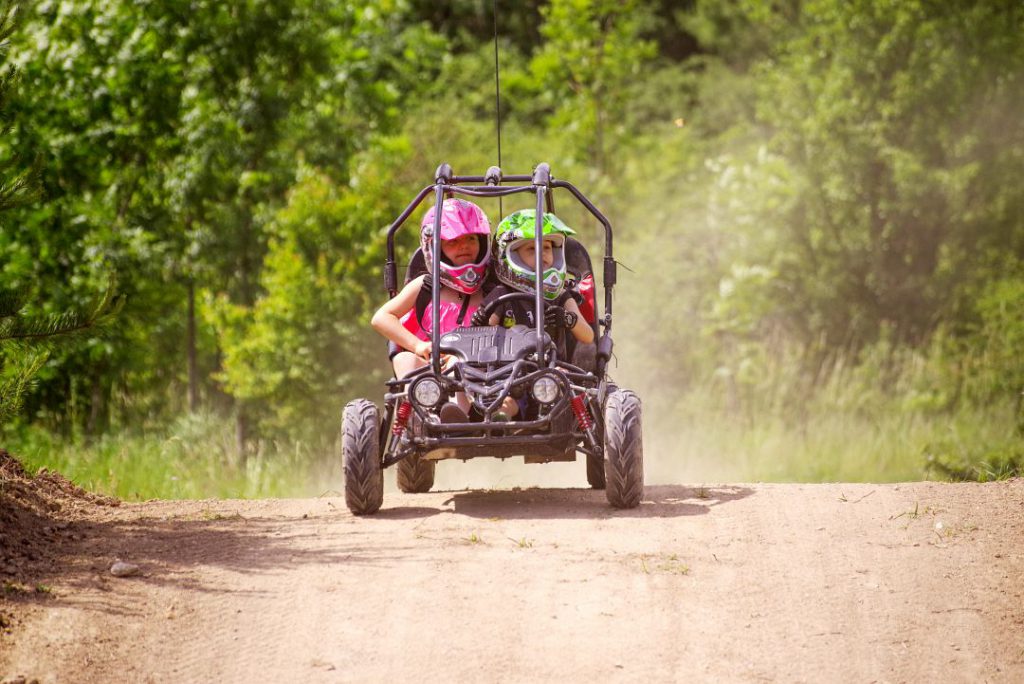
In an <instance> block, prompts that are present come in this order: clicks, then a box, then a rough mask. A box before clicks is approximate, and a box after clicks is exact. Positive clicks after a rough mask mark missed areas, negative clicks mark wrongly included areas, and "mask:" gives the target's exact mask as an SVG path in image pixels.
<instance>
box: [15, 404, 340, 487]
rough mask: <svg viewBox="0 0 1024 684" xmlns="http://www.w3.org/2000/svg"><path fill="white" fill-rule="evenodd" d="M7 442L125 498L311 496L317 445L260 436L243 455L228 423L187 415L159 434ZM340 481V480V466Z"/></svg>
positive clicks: (30, 437)
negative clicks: (238, 453)
mask: <svg viewBox="0 0 1024 684" xmlns="http://www.w3.org/2000/svg"><path fill="white" fill-rule="evenodd" d="M5 443H6V448H7V449H8V450H9V451H10V452H11V453H13V454H15V455H17V456H18V457H19V458H20V459H21V460H22V462H23V463H24V464H25V466H26V467H28V468H29V469H30V470H32V471H35V470H37V469H39V468H42V467H46V468H49V469H51V470H56V471H59V472H60V473H62V474H63V475H64V476H66V477H67V478H69V479H70V480H71V481H73V482H75V483H76V484H78V485H79V486H81V487H84V488H85V489H88V490H90V491H94V492H100V493H104V494H109V495H113V496H117V497H119V498H122V499H125V500H146V499H154V498H160V499H204V498H258V497H282V496H313V495H316V494H319V493H321V492H319V491H315V490H316V482H318V481H320V480H321V479H322V478H321V477H320V475H321V473H320V471H321V470H322V469H323V468H324V467H325V463H324V459H323V457H322V450H314V449H311V448H309V446H308V445H305V444H303V443H301V442H298V443H292V444H280V443H273V442H260V443H258V444H256V445H255V448H254V449H253V452H252V453H250V454H247V457H246V458H245V459H244V460H243V459H240V458H238V456H237V454H236V451H235V445H234V426H233V423H231V422H230V421H226V420H223V419H220V418H217V417H214V416H211V415H196V416H188V417H185V418H182V419H180V420H179V421H177V422H176V423H175V424H174V425H172V426H171V427H170V428H169V429H168V430H166V431H165V432H163V433H160V434H150V435H138V434H120V435H119V434H110V435H106V436H103V437H101V438H99V439H98V440H96V441H93V442H87V441H86V440H83V439H81V438H72V439H68V438H65V437H60V436H56V435H53V434H52V433H49V432H46V431H44V430H41V429H37V428H26V429H21V430H18V431H15V432H14V433H13V434H10V435H8V436H7V437H6V438H5ZM337 479H338V481H339V485H340V482H341V472H340V466H339V468H338V478H337Z"/></svg>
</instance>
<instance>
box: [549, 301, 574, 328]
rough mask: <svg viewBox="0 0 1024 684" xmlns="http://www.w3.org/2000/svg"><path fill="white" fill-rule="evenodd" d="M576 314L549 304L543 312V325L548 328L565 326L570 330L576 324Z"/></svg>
mask: <svg viewBox="0 0 1024 684" xmlns="http://www.w3.org/2000/svg"><path fill="white" fill-rule="evenodd" d="M578 318H579V317H578V316H577V315H576V314H575V313H573V312H572V311H566V310H565V309H563V308H562V307H560V306H549V307H548V308H547V311H545V312H544V325H545V326H546V327H549V328H565V329H566V330H572V329H573V328H574V327H575V326H576V321H577V320H578Z"/></svg>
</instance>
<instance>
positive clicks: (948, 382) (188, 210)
mask: <svg viewBox="0 0 1024 684" xmlns="http://www.w3.org/2000/svg"><path fill="white" fill-rule="evenodd" d="M493 6H494V5H493V3H492V2H484V1H482V0H477V1H470V0H452V1H451V2H448V3H436V2H427V1H423V0H353V1H350V2H345V3H340V2H328V1H326V0H264V1H262V2H261V1H259V0H237V1H235V2H220V1H219V0H188V1H186V0H75V1H72V0H63V1H58V0H40V1H37V2H22V3H16V4H11V3H8V4H7V5H6V6H4V5H3V4H2V3H0V7H6V12H5V13H4V14H3V16H4V19H3V22H2V27H3V28H2V29H0V36H2V37H3V38H2V40H3V46H2V49H0V65H2V69H0V73H2V74H3V76H2V80H0V121H2V124H0V130H2V137H0V293H3V296H2V298H0V345H2V346H0V364H2V366H0V374H2V375H0V409H2V410H0V413H3V414H4V415H3V416H2V417H3V420H4V423H3V428H2V433H0V437H2V444H3V446H5V447H6V448H7V449H8V450H9V451H11V452H12V453H16V454H18V455H19V456H20V457H21V458H23V459H24V460H25V461H26V462H27V463H28V464H29V465H30V466H32V467H41V466H44V465H45V466H48V467H51V468H58V469H61V470H62V471H63V472H64V473H65V474H67V475H68V476H70V477H72V478H73V479H75V480H76V481H78V482H79V483H81V484H84V485H86V486H88V487H91V488H93V489H97V490H101V491H106V492H110V493H114V494H118V495H120V496H125V497H142V498H148V497H152V496H258V495H274V494H278V495H279V494H296V493H301V492H308V491H310V487H311V486H313V485H311V484H310V483H311V482H313V481H315V480H316V479H317V478H316V477H315V476H314V474H315V473H316V472H319V471H323V470H326V471H327V472H330V473H334V474H336V479H337V481H338V484H339V485H340V480H341V470H340V462H339V459H338V456H337V446H336V442H337V433H338V418H339V415H340V410H341V407H342V406H343V405H344V404H345V402H347V401H348V400H350V399H353V398H355V397H357V396H367V397H370V398H374V399H377V400H378V401H379V397H380V396H381V394H382V385H381V382H382V381H383V380H384V379H385V376H386V374H387V373H388V368H387V362H386V359H385V355H384V348H383V343H382V341H381V339H380V338H379V337H377V336H376V334H375V333H373V332H372V331H371V330H370V328H369V325H368V317H369V315H370V314H371V313H372V311H373V310H374V309H375V308H376V307H377V306H378V305H379V304H380V303H382V301H383V300H384V298H385V293H384V290H383V285H382V278H381V266H382V264H383V260H384V257H383V253H384V252H383V250H384V234H385V230H386V227H387V225H388V224H389V223H390V222H391V221H392V220H393V219H394V218H395V217H396V216H397V215H398V213H399V212H400V211H401V209H402V208H403V207H404V206H405V204H406V203H407V202H408V201H409V200H410V199H411V198H412V197H413V196H414V194H415V192H416V191H418V190H419V189H420V188H421V187H423V186H424V185H427V184H429V183H431V182H432V174H433V171H434V169H435V168H436V167H437V165H438V164H440V163H441V162H448V163H450V164H451V165H452V166H453V167H454V168H455V170H456V172H460V173H482V172H483V171H484V169H486V168H487V167H488V166H489V165H491V164H495V163H497V145H496V135H495V99H494V86H495V78H494V66H495V53H494V44H493V32H494V24H495V17H494V15H493V12H492V10H493ZM497 8H498V16H497V24H498V30H499V45H500V65H501V86H502V100H501V128H502V141H501V142H502V164H503V167H504V168H505V170H506V172H515V173H528V172H529V171H530V170H531V169H532V168H533V166H534V165H535V164H536V163H538V162H540V161H547V162H549V163H550V164H551V167H552V170H553V173H554V175H555V176H557V177H560V178H565V179H568V180H570V181H572V182H573V183H574V184H575V185H577V186H578V187H580V188H581V189H582V190H583V191H584V192H585V193H586V194H587V195H588V196H590V197H591V198H592V199H593V200H594V201H595V203H596V204H597V205H598V206H599V207H601V208H602V209H603V211H604V212H605V213H606V214H607V215H608V216H609V217H610V219H611V221H612V224H613V226H614V227H615V229H616V233H615V237H616V242H615V246H616V247H615V257H616V259H617V260H618V261H619V262H620V264H621V265H622V268H620V270H619V274H620V276H619V286H618V287H617V289H616V307H615V313H616V316H615V327H614V330H615V339H616V357H617V359H616V362H614V363H613V366H612V368H611V373H612V375H613V376H614V377H615V378H616V379H617V380H618V382H619V383H620V384H621V385H624V386H629V387H631V388H633V389H635V390H637V391H638V392H639V394H640V395H641V397H642V398H643V400H644V407H645V439H646V453H647V479H648V482H658V481H693V480H708V479H710V480H727V479H728V480H799V481H820V480H890V481H891V480H901V479H920V478H922V477H944V478H945V477H952V478H970V479H989V478H998V477H1009V476H1013V475H1018V474H1020V471H1021V468H1022V464H1024V448H1022V430H1024V412H1022V407H1021V392H1022V390H1024V361H1022V355H1021V353H1020V350H1021V349H1022V348H1024V262H1022V259H1024V121H1022V116H1021V113H1022V112H1024V41H1022V40H1021V38H1020V37H1021V36H1022V35H1024V5H1022V4H1021V3H1020V2H1016V1H1012V0H995V1H991V2H974V3H971V2H952V3H944V2H930V1H926V0H901V1H900V2H889V1H886V0H873V1H868V0H805V1H803V2H800V1H798V0H776V1H774V2H768V1H758V0H732V1H726V0H718V1H712V0H691V1H689V2H671V1H670V0H660V1H657V2H639V1H637V0H552V1H551V2H540V1H539V0H526V1H523V2H514V3H513V2H505V1H503V0H499V1H498V2H497ZM571 205H572V202H569V201H567V200H566V199H563V200H562V201H561V202H560V204H559V210H560V212H561V213H562V217H563V218H564V219H565V220H566V221H567V222H568V223H569V224H570V225H572V226H574V227H575V228H576V230H577V231H578V233H579V234H580V237H581V239H582V240H583V242H584V243H585V244H586V245H587V246H588V248H589V249H590V251H591V255H592V257H593V258H594V260H595V263H599V261H600V257H601V256H602V252H601V250H602V249H603V243H602V241H601V240H600V239H599V233H598V226H597V225H596V224H595V222H594V221H593V220H592V219H590V218H588V217H587V216H586V215H585V214H584V213H583V212H581V211H579V210H578V209H577V208H576V207H572V206H571ZM484 208H485V210H486V211H487V213H488V214H489V216H490V218H491V220H492V223H496V222H497V221H498V220H499V219H500V216H499V213H498V207H497V205H496V203H495V206H490V205H487V206H485V207H484ZM514 208H518V207H517V205H515V204H514V203H510V202H509V201H507V200H506V201H505V203H504V211H505V212H506V213H508V212H509V211H511V210H512V209H514ZM418 218H419V213H417V214H416V215H415V216H414V217H413V219H411V221H415V222H416V223H418ZM416 239H417V236H416V230H415V227H413V228H411V229H408V230H405V231H403V234H402V235H401V236H400V245H401V247H400V248H401V249H402V254H403V255H404V256H405V257H406V258H407V257H408V255H410V254H411V251H412V249H413V248H414V246H415V243H416ZM114 295H116V296H114ZM114 300H116V301H117V302H118V303H117V306H119V307H120V309H119V310H116V311H115V310H114V309H115V308H116V307H115V306H114V305H113V304H112V303H111V302H112V301H114ZM76 312H77V313H76ZM108 314H109V315H108ZM76 316H77V317H76ZM104 316H106V317H107V318H108V319H109V320H108V321H107V322H106V323H105V324H104V325H102V326H99V327H96V326H93V325H80V326H78V325H75V323H76V322H82V321H84V322H86V323H89V322H92V321H93V320H94V319H98V318H103V317H104ZM62 326H63V328H64V329H77V332H76V334H75V335H74V336H73V337H71V338H69V339H67V340H63V338H50V339H49V340H46V339H43V340H42V341H33V339H29V337H31V336H28V337H26V336H25V335H21V336H19V335H18V334H17V333H18V331H22V332H24V331H26V330H29V331H31V330H35V331H37V332H39V333H45V332H47V331H50V332H56V331H59V330H61V329H62ZM60 340H63V341H60ZM581 472H582V471H581ZM580 479H581V482H582V475H581V476H580Z"/></svg>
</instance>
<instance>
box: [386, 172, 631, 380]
mask: <svg viewBox="0 0 1024 684" xmlns="http://www.w3.org/2000/svg"><path fill="white" fill-rule="evenodd" d="M495 172H496V173H495ZM479 183H487V184H486V185H466V184H479ZM502 183H528V185H525V184H524V185H514V186H511V187H502V186H501V184H502ZM555 188H565V189H566V190H567V191H569V193H571V194H572V195H573V196H574V197H575V198H576V199H577V201H579V203H580V204H582V205H583V206H584V208H586V209H587V211H589V212H590V213H591V214H592V215H593V216H594V218H596V219H597V220H598V222H600V224H601V226H602V227H603V228H604V236H605V249H604V261H603V264H602V269H601V270H602V285H603V287H604V317H603V318H602V317H601V316H600V312H599V311H598V310H597V301H595V302H594V309H595V311H594V316H595V318H596V320H597V322H598V324H599V326H600V327H602V328H604V335H605V336H606V335H608V334H609V333H610V332H611V327H612V290H613V288H614V286H615V283H616V280H617V269H616V263H615V258H614V256H613V253H612V226H611V223H610V222H609V221H608V218H607V217H606V216H605V215H604V214H602V213H601V211H600V210H599V209H598V208H597V207H595V206H594V204H593V203H592V202H591V201H590V200H589V199H587V197H586V196H585V195H584V194H583V193H582V192H580V191H579V189H577V188H576V186H574V185H573V184H572V183H569V182H568V181H563V180H557V179H554V178H552V177H551V171H550V167H549V166H548V164H547V163H540V164H538V165H537V168H536V169H535V170H534V173H533V175H530V176H527V175H510V176H503V175H502V174H501V169H498V168H497V167H491V168H490V169H488V174H487V175H486V176H456V175H454V174H453V173H452V170H451V167H450V166H449V165H448V164H442V165H441V166H439V167H438V169H437V172H436V173H435V179H434V183H433V184H432V185H428V186H426V187H425V188H423V189H422V190H420V192H419V193H418V194H417V195H416V197H415V199H413V201H412V202H410V203H409V205H408V206H407V207H406V208H405V210H404V211H402V213H401V214H399V215H398V218H396V219H395V221H394V222H393V223H392V224H391V225H390V226H389V227H388V233H387V258H386V261H385V262H384V287H385V289H387V291H388V296H390V297H394V296H395V295H396V294H398V273H397V270H396V263H395V233H396V232H397V231H398V229H399V228H401V227H402V225H403V224H404V223H405V221H406V220H407V219H408V218H409V216H410V215H411V214H412V212H414V211H415V210H416V208H417V207H418V206H419V205H420V204H421V203H422V202H423V200H424V199H425V198H426V197H427V195H429V194H430V193H431V191H433V193H434V200H435V206H438V207H441V206H442V205H443V202H444V198H445V196H451V195H468V196H471V197H505V196H507V195H514V194H518V193H523V192H532V193H535V194H536V196H537V205H536V207H537V208H536V217H537V223H536V228H535V231H534V232H535V233H536V245H535V246H536V258H535V260H534V275H535V277H536V283H537V286H536V287H535V288H534V291H535V299H534V315H535V316H536V321H537V325H536V329H537V350H538V355H539V353H540V350H541V349H543V346H544V332H543V331H544V328H543V326H542V324H541V321H543V320H544V296H543V290H542V288H543V264H542V261H541V255H542V254H543V251H544V247H543V246H544V242H543V235H542V226H543V214H544V207H545V204H546V205H547V210H548V211H549V212H554V193H553V191H554V189H555ZM431 239H432V241H433V249H432V250H431V251H432V252H433V254H432V258H431V263H430V264H429V265H428V267H429V268H430V270H431V273H432V274H435V275H436V274H437V273H439V272H440V270H441V212H440V211H437V212H435V216H434V234H433V235H432V236H431ZM432 277H433V276H432ZM431 312H432V319H433V320H434V321H435V324H434V325H433V326H432V329H431V331H430V340H431V352H430V357H431V359H430V360H431V366H432V369H433V371H434V374H435V375H437V376H440V375H441V349H440V346H441V345H440V331H439V329H438V327H437V325H436V321H438V320H439V318H440V314H441V288H439V287H434V288H433V292H432V295H431ZM595 342H596V340H595ZM601 369H602V371H603V364H601ZM600 374H601V375H603V372H601V373H600Z"/></svg>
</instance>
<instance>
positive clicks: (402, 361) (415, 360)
mask: <svg viewBox="0 0 1024 684" xmlns="http://www.w3.org/2000/svg"><path fill="white" fill-rule="evenodd" d="M391 363H392V365H394V368H395V378H397V379H399V380H401V379H402V378H404V377H405V376H406V375H408V374H409V373H412V372H413V371H414V370H416V369H417V368H421V367H422V366H425V365H427V362H426V361H424V360H423V359H421V358H420V357H418V356H416V355H415V354H413V353H412V352H411V351H401V352H398V353H397V354H395V358H394V359H392V361H391Z"/></svg>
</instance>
